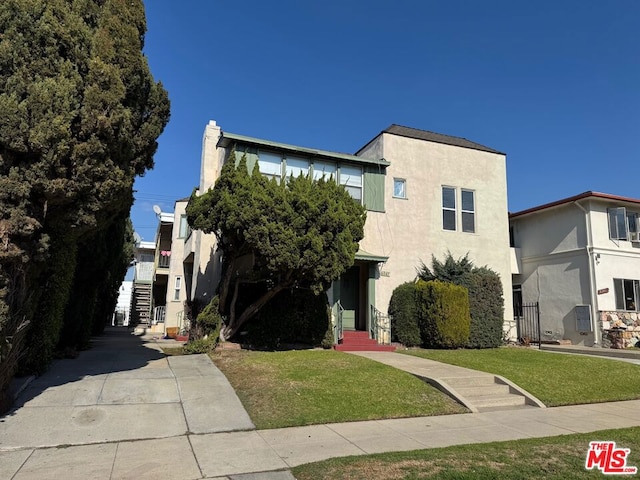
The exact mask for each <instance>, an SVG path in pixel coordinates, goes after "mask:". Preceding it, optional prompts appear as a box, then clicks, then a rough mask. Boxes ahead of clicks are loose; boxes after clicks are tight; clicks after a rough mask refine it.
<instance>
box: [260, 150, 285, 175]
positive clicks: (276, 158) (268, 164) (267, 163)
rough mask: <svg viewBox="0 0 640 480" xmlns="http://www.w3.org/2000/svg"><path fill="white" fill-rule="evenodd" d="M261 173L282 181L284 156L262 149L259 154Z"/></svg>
mask: <svg viewBox="0 0 640 480" xmlns="http://www.w3.org/2000/svg"><path fill="white" fill-rule="evenodd" d="M258 167H259V169H260V173H261V174H262V175H264V176H265V177H267V178H275V179H276V182H278V183H280V178H281V177H282V157H281V156H280V155H277V154H273V153H270V152H263V151H261V152H260V154H259V156H258Z"/></svg>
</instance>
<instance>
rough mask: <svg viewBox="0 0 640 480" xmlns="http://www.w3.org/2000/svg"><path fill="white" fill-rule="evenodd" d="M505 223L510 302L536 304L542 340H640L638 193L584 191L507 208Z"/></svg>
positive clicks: (592, 342)
mask: <svg viewBox="0 0 640 480" xmlns="http://www.w3.org/2000/svg"><path fill="white" fill-rule="evenodd" d="M510 225H511V238H512V243H513V246H514V247H515V249H516V258H517V261H516V262H515V265H514V266H515V268H514V275H513V288H514V296H515V298H516V301H515V303H516V305H518V304H522V303H523V302H524V303H527V302H538V303H539V310H540V333H541V340H542V341H543V342H544V341H562V340H564V341H570V342H571V343H572V344H574V345H584V346H605V347H606V346H616V347H624V346H629V345H633V344H635V343H636V342H638V340H639V339H640V310H639V304H638V302H639V301H640V233H639V232H640V200H638V199H633V198H625V197H620V196H616V195H609V194H606V193H598V192H584V193H581V194H579V195H576V196H573V197H569V198H565V199H562V200H558V201H556V202H552V203H548V204H545V205H540V206H537V207H533V208H530V209H527V210H524V211H521V212H516V213H512V214H511V215H510ZM516 309H517V306H516Z"/></svg>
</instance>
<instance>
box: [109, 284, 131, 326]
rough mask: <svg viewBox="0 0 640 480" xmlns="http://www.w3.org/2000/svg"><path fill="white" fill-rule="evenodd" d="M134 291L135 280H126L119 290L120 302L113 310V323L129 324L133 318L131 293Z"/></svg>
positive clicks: (119, 324)
mask: <svg viewBox="0 0 640 480" xmlns="http://www.w3.org/2000/svg"><path fill="white" fill-rule="evenodd" d="M132 292H133V281H131V280H125V281H123V282H122V284H121V285H120V289H119V290H118V303H117V304H116V310H115V312H113V319H112V321H111V325H117V326H125V327H126V326H128V325H129V321H130V319H131V294H132Z"/></svg>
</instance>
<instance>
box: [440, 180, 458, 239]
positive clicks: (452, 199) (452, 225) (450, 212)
mask: <svg viewBox="0 0 640 480" xmlns="http://www.w3.org/2000/svg"><path fill="white" fill-rule="evenodd" d="M442 228H443V229H444V230H451V231H455V230H456V189H455V187H442Z"/></svg>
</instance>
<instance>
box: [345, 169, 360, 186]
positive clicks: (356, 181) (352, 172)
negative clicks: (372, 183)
mask: <svg viewBox="0 0 640 480" xmlns="http://www.w3.org/2000/svg"><path fill="white" fill-rule="evenodd" d="M340 185H347V186H349V187H362V169H361V168H359V167H345V166H342V167H340Z"/></svg>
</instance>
